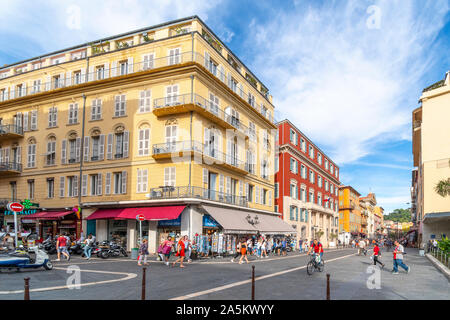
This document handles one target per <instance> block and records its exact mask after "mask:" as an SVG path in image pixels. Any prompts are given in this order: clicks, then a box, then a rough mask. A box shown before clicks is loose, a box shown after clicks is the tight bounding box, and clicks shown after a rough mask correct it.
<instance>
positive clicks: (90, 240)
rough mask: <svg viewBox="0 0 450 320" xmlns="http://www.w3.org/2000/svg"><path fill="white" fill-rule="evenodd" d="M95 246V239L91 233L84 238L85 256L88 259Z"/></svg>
mask: <svg viewBox="0 0 450 320" xmlns="http://www.w3.org/2000/svg"><path fill="white" fill-rule="evenodd" d="M93 246H94V240H93V238H92V234H91V233H90V234H89V235H88V237H87V238H86V239H85V240H84V256H85V258H86V259H87V260H90V259H91V253H92V247H93Z"/></svg>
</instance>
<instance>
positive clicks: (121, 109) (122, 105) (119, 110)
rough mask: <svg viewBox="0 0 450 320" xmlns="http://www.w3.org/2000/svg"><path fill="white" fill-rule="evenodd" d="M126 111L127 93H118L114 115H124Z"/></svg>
mask: <svg viewBox="0 0 450 320" xmlns="http://www.w3.org/2000/svg"><path fill="white" fill-rule="evenodd" d="M125 113H126V101H125V95H124V94H122V95H117V96H116V97H115V103H114V117H124V116H125Z"/></svg>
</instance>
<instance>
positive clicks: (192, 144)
mask: <svg viewBox="0 0 450 320" xmlns="http://www.w3.org/2000/svg"><path fill="white" fill-rule="evenodd" d="M183 151H186V152H189V151H194V152H200V153H203V144H201V143H200V142H198V141H174V142H166V143H157V144H154V145H153V154H164V153H173V152H183Z"/></svg>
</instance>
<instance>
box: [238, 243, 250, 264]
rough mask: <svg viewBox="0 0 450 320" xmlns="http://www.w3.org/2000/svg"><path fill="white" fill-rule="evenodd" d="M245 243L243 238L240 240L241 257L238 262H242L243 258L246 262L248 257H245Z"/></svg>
mask: <svg viewBox="0 0 450 320" xmlns="http://www.w3.org/2000/svg"><path fill="white" fill-rule="evenodd" d="M247 243H248V242H245V240H242V242H241V246H240V247H241V258H240V259H239V264H242V263H243V262H242V260H243V259H245V261H247V263H248V259H247Z"/></svg>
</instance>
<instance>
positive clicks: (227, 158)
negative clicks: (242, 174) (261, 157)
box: [203, 146, 247, 171]
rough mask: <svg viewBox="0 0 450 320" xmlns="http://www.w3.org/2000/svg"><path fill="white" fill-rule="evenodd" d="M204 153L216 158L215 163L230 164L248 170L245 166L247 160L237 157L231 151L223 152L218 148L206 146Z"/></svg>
mask: <svg viewBox="0 0 450 320" xmlns="http://www.w3.org/2000/svg"><path fill="white" fill-rule="evenodd" d="M203 154H204V155H206V156H209V157H211V158H214V159H215V163H217V164H228V165H230V166H233V167H235V168H238V169H241V170H243V171H247V169H246V167H245V162H244V161H242V160H239V159H238V158H237V157H235V156H233V155H232V154H231V153H223V152H222V151H219V150H217V149H214V148H210V147H208V146H205V148H204V152H203Z"/></svg>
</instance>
